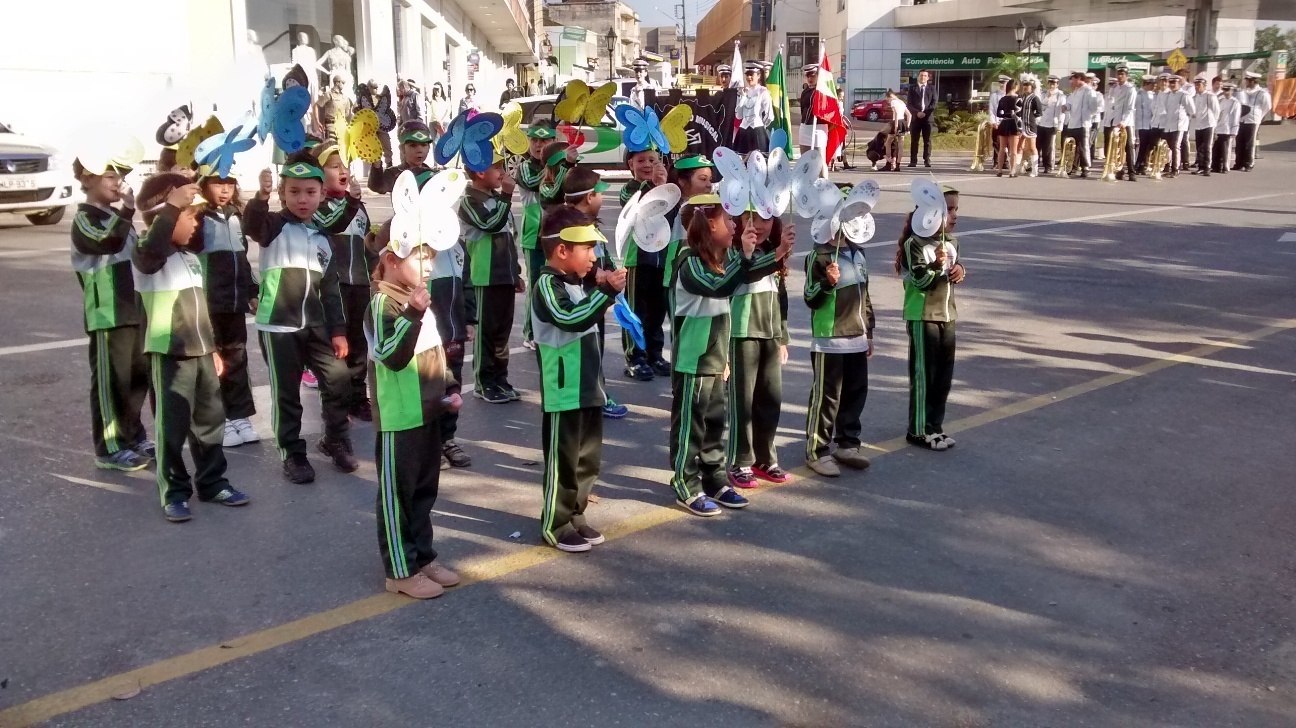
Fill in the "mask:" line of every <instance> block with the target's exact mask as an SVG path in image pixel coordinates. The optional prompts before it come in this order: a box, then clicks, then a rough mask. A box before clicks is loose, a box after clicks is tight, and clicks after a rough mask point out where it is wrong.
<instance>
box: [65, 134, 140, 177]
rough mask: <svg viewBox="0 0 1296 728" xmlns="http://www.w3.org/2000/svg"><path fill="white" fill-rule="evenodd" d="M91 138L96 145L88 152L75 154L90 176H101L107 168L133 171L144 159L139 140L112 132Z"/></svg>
mask: <svg viewBox="0 0 1296 728" xmlns="http://www.w3.org/2000/svg"><path fill="white" fill-rule="evenodd" d="M97 131H98V132H99V135H98V136H95V137H92V138H94V139H96V140H97V143H96V144H95V145H94V147H92V148H91V149H89V150H86V151H83V152H80V153H79V154H77V162H79V163H80V164H81V168H82V169H84V170H85V171H87V172H89V173H90V174H103V173H104V172H106V171H107V170H108V169H109V168H115V169H118V170H124V169H134V168H135V167H137V166H139V163H140V162H141V161H143V159H144V145H143V144H141V143H140V141H139V139H136V138H135V137H133V136H130V135H129V134H125V133H118V132H113V133H109V134H106V135H105V134H103V130H102V129H99V130H97Z"/></svg>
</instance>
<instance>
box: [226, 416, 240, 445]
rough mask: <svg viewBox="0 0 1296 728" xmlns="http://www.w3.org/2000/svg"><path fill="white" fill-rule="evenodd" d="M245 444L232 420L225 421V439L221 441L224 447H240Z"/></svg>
mask: <svg viewBox="0 0 1296 728" xmlns="http://www.w3.org/2000/svg"><path fill="white" fill-rule="evenodd" d="M242 444H243V438H242V437H240V436H239V431H238V428H237V427H235V426H234V423H233V422H231V421H230V420H225V439H223V440H221V445H222V446H224V447H238V446H239V445H242Z"/></svg>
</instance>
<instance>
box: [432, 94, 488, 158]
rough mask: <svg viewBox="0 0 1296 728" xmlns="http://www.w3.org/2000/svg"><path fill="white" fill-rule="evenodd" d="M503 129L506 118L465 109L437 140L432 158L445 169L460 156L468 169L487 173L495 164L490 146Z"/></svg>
mask: <svg viewBox="0 0 1296 728" xmlns="http://www.w3.org/2000/svg"><path fill="white" fill-rule="evenodd" d="M470 115H471V118H469V116H470ZM503 128H504V117H502V116H500V115H499V114H495V113H485V114H482V113H477V112H475V111H474V110H472V109H465V110H464V112H463V113H462V114H460V115H458V116H456V117H455V118H454V121H451V122H450V127H449V128H447V129H446V131H445V134H442V135H441V138H440V139H438V140H437V143H436V149H434V150H433V156H434V157H435V158H436V162H437V164H441V165H445V164H449V163H450V160H452V159H454V158H455V155H456V154H457V155H459V156H460V157H461V158H462V159H463V165H464V166H465V167H467V168H468V169H471V170H472V171H474V172H485V171H486V170H487V169H490V166H491V165H492V164H494V163H495V146H494V145H493V144H491V138H492V137H494V136H495V135H496V134H498V133H499V131H500V129H503Z"/></svg>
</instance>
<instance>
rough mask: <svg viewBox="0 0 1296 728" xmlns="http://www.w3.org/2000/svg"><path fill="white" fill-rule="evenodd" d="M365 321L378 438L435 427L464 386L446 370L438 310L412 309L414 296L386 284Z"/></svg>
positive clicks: (378, 288) (376, 290)
mask: <svg viewBox="0 0 1296 728" xmlns="http://www.w3.org/2000/svg"><path fill="white" fill-rule="evenodd" d="M372 290H373V294H374V295H373V298H372V299H370V301H369V315H368V316H366V317H365V324H364V329H365V338H366V339H367V340H368V342H369V381H371V382H373V388H374V393H375V395H376V396H375V398H374V407H373V417H374V419H373V422H374V429H375V430H377V431H378V432H396V431H401V430H412V429H415V428H419V427H424V426H435V425H436V423H438V421H439V418H440V417H441V411H442V410H443V409H444V407H445V404H444V402H443V401H442V400H443V399H444V398H445V397H446V396H447V395H450V394H454V393H456V392H458V391H459V383H458V382H456V381H455V379H454V376H453V375H451V374H450V371H449V370H448V369H447V367H446V362H445V353H444V350H443V349H442V347H441V335H440V334H439V333H438V331H437V322H436V314H434V313H433V312H432V308H431V307H428V309H427V310H426V311H423V312H421V313H420V312H418V311H416V310H414V309H412V308H410V306H409V297H410V294H411V293H413V290H411V289H408V288H405V287H404V286H396V285H393V284H391V283H387V282H386V281H374V282H373V289H372Z"/></svg>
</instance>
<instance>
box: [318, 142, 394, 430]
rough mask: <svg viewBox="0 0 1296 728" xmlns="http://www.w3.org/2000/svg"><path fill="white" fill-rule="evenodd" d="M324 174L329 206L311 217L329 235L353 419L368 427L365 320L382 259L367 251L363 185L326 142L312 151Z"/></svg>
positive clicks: (325, 194)
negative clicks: (371, 286) (371, 283)
mask: <svg viewBox="0 0 1296 728" xmlns="http://www.w3.org/2000/svg"><path fill="white" fill-rule="evenodd" d="M311 153H312V154H313V155H314V157H315V160H316V163H317V165H318V166H319V168H320V169H321V170H323V172H324V201H323V203H321V204H320V208H319V210H317V211H316V212H315V215H314V216H313V217H312V218H311V222H312V223H313V224H314V225H315V227H317V228H319V229H320V230H321V231H324V232H325V233H327V234H328V236H329V242H330V243H331V244H332V246H333V266H334V267H335V268H337V274H338V293H339V294H340V295H341V296H342V315H343V316H344V318H345V319H346V338H347V358H346V368H347V370H348V373H349V374H350V377H351V401H350V403H349V404H350V406H349V408H348V412H349V413H350V415H351V416H352V417H354V418H356V419H357V420H362V421H365V422H368V421H370V420H372V419H373V414H372V412H371V408H370V404H369V389H368V387H367V386H366V385H365V372H366V371H367V369H368V366H367V364H366V362H365V338H364V320H365V311H366V310H367V309H368V307H369V275H370V273H372V272H373V268H374V265H376V264H377V262H378V256H376V255H375V254H373V253H372V252H370V251H369V250H368V249H366V248H365V239H366V237H367V236H368V235H369V211H368V209H366V208H365V204H364V202H363V201H362V200H361V199H360V184H359V183H358V182H355V181H354V180H353V178H352V177H351V172H350V170H348V169H347V165H345V164H343V163H342V155H341V154H340V153H338V149H337V145H336V144H335V143H334V142H331V141H329V142H322V143H320V144H318V145H316V146H315V147H314V148H313V149H311Z"/></svg>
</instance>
